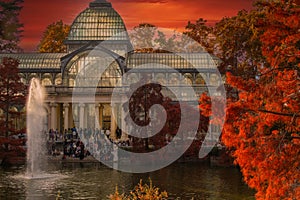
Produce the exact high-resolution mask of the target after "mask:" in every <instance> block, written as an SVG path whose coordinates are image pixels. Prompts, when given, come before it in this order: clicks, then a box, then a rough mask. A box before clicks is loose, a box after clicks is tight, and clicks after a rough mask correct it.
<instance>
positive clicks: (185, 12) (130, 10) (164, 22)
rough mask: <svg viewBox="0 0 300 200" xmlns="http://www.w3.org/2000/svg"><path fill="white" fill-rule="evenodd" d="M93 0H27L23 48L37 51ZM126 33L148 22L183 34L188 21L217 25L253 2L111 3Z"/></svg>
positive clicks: (128, 0) (168, 0)
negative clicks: (56, 25) (49, 31)
mask: <svg viewBox="0 0 300 200" xmlns="http://www.w3.org/2000/svg"><path fill="white" fill-rule="evenodd" d="M91 1H93V0H25V1H24V4H23V9H22V11H21V15H20V20H21V22H22V23H23V24H24V32H23V37H22V40H21V43H20V46H21V47H22V48H23V49H24V51H26V52H28V51H35V49H36V46H37V45H38V43H39V41H40V39H41V36H42V33H43V31H44V30H45V29H46V27H47V25H49V24H51V23H53V22H56V21H58V20H61V19H62V20H63V22H64V23H66V24H71V23H72V22H73V20H74V19H75V17H76V16H77V15H78V14H79V13H80V12H81V11H83V10H84V9H85V8H87V7H88V5H89V2H91ZM109 1H110V2H111V3H112V6H113V8H115V10H116V11H117V12H118V13H119V14H120V15H121V17H122V18H123V21H124V23H125V24H126V27H127V29H130V28H132V27H133V26H136V25H138V24H140V23H143V22H147V23H151V24H154V25H156V26H158V27H164V28H171V29H176V30H177V31H180V30H183V29H184V27H185V25H186V24H187V22H188V21H192V22H193V21H196V20H197V19H199V18H204V19H206V20H208V21H209V22H215V21H218V20H220V19H222V18H223V17H224V16H233V15H236V14H237V12H238V11H239V10H241V9H247V10H249V9H251V7H252V2H253V0H185V1H182V0H181V1H180V0H109Z"/></svg>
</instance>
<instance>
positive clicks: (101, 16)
mask: <svg viewBox="0 0 300 200" xmlns="http://www.w3.org/2000/svg"><path fill="white" fill-rule="evenodd" d="M125 31H126V27H125V25H124V22H123V20H122V18H121V17H120V15H119V14H118V13H117V12H116V11H115V10H114V9H113V8H112V6H111V3H109V2H107V1H105V0H96V1H94V2H91V3H90V5H89V8H87V9H85V10H84V11H83V12H81V13H80V14H79V15H78V16H77V17H76V19H75V20H74V22H73V24H72V25H71V29H70V33H69V35H68V39H67V41H74V40H75V41H78V40H79V41H80V40H81V41H82V40H83V41H91V40H97V41H102V40H128V36H127V34H126V32H125Z"/></svg>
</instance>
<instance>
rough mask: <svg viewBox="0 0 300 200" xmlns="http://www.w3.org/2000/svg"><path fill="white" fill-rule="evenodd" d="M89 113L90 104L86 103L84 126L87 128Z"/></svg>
mask: <svg viewBox="0 0 300 200" xmlns="http://www.w3.org/2000/svg"><path fill="white" fill-rule="evenodd" d="M88 114H89V105H88V104H85V107H84V121H83V127H84V128H87V122H88Z"/></svg>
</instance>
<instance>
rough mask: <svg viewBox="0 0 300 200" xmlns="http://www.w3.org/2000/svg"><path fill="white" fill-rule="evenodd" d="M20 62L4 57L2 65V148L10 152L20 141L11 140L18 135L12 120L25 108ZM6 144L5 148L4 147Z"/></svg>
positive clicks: (0, 66) (0, 121)
mask: <svg viewBox="0 0 300 200" xmlns="http://www.w3.org/2000/svg"><path fill="white" fill-rule="evenodd" d="M18 65H19V62H18V61H17V60H15V59H12V58H8V57H4V58H2V62H1V64H0V71H1V74H0V109H1V111H2V113H3V114H2V116H1V119H0V127H1V129H0V136H1V138H0V144H1V145H0V146H1V147H2V148H3V147H4V149H2V150H4V151H8V150H9V149H8V147H9V145H13V146H14V145H17V144H19V142H20V141H17V140H13V139H11V138H9V137H10V136H12V135H14V134H16V133H18V131H19V130H16V129H15V128H14V126H13V124H12V118H13V117H16V116H17V115H19V114H20V112H21V111H20V109H18V108H21V107H22V106H23V107H24V106H25V100H26V97H25V92H26V86H25V85H24V84H23V83H22V82H21V79H20V77H19V74H18V72H19V71H18ZM3 144H4V146H2V145H3Z"/></svg>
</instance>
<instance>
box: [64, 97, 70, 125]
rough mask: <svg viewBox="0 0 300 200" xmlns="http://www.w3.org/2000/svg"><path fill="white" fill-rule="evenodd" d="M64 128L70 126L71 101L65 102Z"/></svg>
mask: <svg viewBox="0 0 300 200" xmlns="http://www.w3.org/2000/svg"><path fill="white" fill-rule="evenodd" d="M63 106H64V129H67V130H68V128H70V127H69V103H64V104H63Z"/></svg>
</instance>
